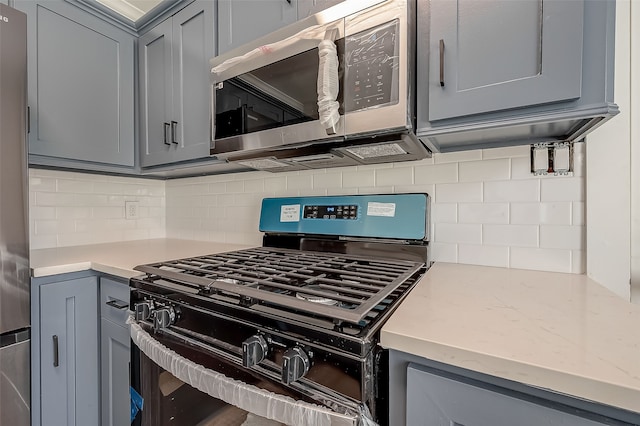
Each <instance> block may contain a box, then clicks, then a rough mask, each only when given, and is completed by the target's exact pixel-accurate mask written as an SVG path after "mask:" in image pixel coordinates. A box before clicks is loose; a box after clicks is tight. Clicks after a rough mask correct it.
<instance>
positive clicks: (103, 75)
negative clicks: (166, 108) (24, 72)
mask: <svg viewBox="0 0 640 426" xmlns="http://www.w3.org/2000/svg"><path fill="white" fill-rule="evenodd" d="M15 6H16V8H18V9H20V10H22V11H24V12H26V13H27V16H28V49H29V52H28V62H29V63H28V66H29V71H28V83H29V107H30V133H29V154H30V158H31V162H32V163H34V162H36V163H37V162H38V161H37V159H38V158H40V159H45V160H46V159H47V158H49V159H66V160H79V161H81V162H90V163H101V164H109V165H117V166H133V165H134V134H135V133H134V132H135V131H134V109H133V106H134V99H133V76H134V40H135V37H134V36H133V35H132V34H129V33H127V32H126V31H124V30H121V29H120V28H118V27H116V26H114V25H111V24H109V23H107V22H106V21H104V20H102V19H100V18H98V17H96V16H93V15H91V14H89V13H87V12H85V11H84V10H82V9H80V8H78V7H76V6H74V5H72V4H71V3H68V2H66V1H60V0H53V1H41V2H36V1H25V0H17V1H16V2H15ZM85 167H86V168H91V166H90V165H87V166H85Z"/></svg>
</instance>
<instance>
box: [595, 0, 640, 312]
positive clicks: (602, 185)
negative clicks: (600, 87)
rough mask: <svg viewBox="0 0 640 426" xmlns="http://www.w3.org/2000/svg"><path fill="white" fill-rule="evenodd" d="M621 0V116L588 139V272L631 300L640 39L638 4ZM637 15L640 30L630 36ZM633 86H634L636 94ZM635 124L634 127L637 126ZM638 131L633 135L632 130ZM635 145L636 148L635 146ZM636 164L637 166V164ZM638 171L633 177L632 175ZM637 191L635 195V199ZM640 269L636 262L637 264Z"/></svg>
mask: <svg viewBox="0 0 640 426" xmlns="http://www.w3.org/2000/svg"><path fill="white" fill-rule="evenodd" d="M631 8H632V4H631V2H630V1H629V0H620V1H618V2H617V3H616V73H615V102H616V103H617V104H618V106H619V107H620V111H621V112H620V114H619V115H618V116H616V117H614V118H613V119H612V120H611V121H609V122H608V123H606V124H605V125H604V126H602V127H600V128H599V129H597V130H596V131H594V132H593V133H591V134H590V135H589V136H588V137H587V144H586V147H587V171H588V173H587V185H586V186H587V213H586V217H587V274H588V275H589V276H590V277H591V278H593V279H594V280H595V281H597V282H599V283H600V284H602V285H604V286H605V287H607V288H609V289H611V290H613V291H614V292H615V293H617V294H618V295H620V296H621V297H623V298H625V299H627V300H629V299H630V293H631V286H630V277H631V242H632V239H631V235H632V229H631V223H632V222H631V211H632V210H631V209H632V206H631V203H632V201H633V203H634V218H635V219H634V223H635V225H634V240H633V241H634V246H635V252H636V254H635V256H636V259H635V260H634V262H635V263H636V264H637V263H638V260H637V256H638V251H639V250H640V242H639V240H640V235H639V233H640V229H638V214H639V213H640V211H639V210H638V205H639V203H640V201H639V198H640V196H639V195H638V190H639V189H640V188H639V187H638V184H637V182H638V178H640V175H639V174H638V171H637V169H638V167H640V161H639V160H638V155H639V153H638V152H637V150H638V143H639V141H638V136H639V134H638V123H637V121H638V113H637V112H636V110H635V109H634V105H636V104H637V103H638V92H639V91H638V87H637V86H638V85H639V84H640V76H639V75H638V72H639V69H638V68H637V65H636V67H635V69H634V70H633V73H632V68H631V64H632V59H633V61H635V63H637V62H638V59H639V53H638V49H639V48H640V43H639V42H638V40H639V38H638V34H637V31H638V30H639V29H640V19H638V11H637V10H636V9H638V8H639V5H638V4H637V3H636V4H633V9H634V10H633V12H634V14H633V15H632V13H631V12H632V10H631ZM632 17H633V19H634V21H635V22H634V23H633V24H634V25H633V28H634V30H635V31H636V34H635V35H634V38H635V40H634V43H632V39H631V28H632V22H631V20H632ZM632 88H633V89H634V90H633V92H632ZM632 93H635V95H634V96H635V97H632ZM632 126H633V127H632ZM632 129H633V134H632ZM632 148H633V149H632ZM632 162H633V164H634V166H635V167H633V168H632ZM632 170H633V179H632ZM632 194H634V195H633V197H632ZM636 267H637V266H636Z"/></svg>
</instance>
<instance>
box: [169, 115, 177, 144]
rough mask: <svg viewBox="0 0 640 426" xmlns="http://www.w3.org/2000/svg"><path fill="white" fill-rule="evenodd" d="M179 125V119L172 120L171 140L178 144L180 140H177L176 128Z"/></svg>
mask: <svg viewBox="0 0 640 426" xmlns="http://www.w3.org/2000/svg"><path fill="white" fill-rule="evenodd" d="M177 127H178V122H177V121H172V122H171V142H173V143H175V144H176V145H178V141H177V140H176V128H177Z"/></svg>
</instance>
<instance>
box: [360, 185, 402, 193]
mask: <svg viewBox="0 0 640 426" xmlns="http://www.w3.org/2000/svg"><path fill="white" fill-rule="evenodd" d="M392 193H393V187H392V186H367V187H361V188H358V194H392Z"/></svg>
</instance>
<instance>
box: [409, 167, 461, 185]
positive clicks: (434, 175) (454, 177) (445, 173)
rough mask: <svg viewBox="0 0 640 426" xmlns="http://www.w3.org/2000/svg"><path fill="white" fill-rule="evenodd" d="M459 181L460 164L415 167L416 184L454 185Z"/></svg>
mask: <svg viewBox="0 0 640 426" xmlns="http://www.w3.org/2000/svg"><path fill="white" fill-rule="evenodd" d="M457 181H458V164H457V163H446V164H434V165H428V166H416V167H415V182H416V184H429V183H454V182H457Z"/></svg>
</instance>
